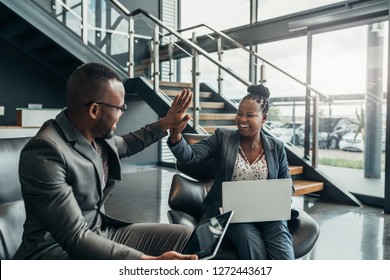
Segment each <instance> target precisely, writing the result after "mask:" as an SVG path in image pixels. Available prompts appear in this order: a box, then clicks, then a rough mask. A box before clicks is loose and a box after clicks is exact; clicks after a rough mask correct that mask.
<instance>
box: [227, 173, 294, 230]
mask: <svg viewBox="0 0 390 280" xmlns="http://www.w3.org/2000/svg"><path fill="white" fill-rule="evenodd" d="M291 186H292V180H291V179H290V178H286V179H268V180H249V181H229V182H223V183H222V208H223V212H227V211H232V210H234V217H233V218H232V220H231V222H232V223H248V222H266V221H280V220H289V219H290V218H291Z"/></svg>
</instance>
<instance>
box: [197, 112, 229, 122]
mask: <svg viewBox="0 0 390 280" xmlns="http://www.w3.org/2000/svg"><path fill="white" fill-rule="evenodd" d="M235 117H236V114H229V113H227V114H223V113H222V114H216V113H215V114H214V113H204V114H202V113H201V114H200V115H199V120H201V121H207V120H232V121H233V120H234V119H235Z"/></svg>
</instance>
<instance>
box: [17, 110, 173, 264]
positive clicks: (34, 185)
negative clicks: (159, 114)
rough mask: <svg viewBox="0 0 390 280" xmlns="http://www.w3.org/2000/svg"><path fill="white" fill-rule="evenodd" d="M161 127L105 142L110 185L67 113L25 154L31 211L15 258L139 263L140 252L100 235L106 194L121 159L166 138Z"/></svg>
mask: <svg viewBox="0 0 390 280" xmlns="http://www.w3.org/2000/svg"><path fill="white" fill-rule="evenodd" d="M165 135H166V133H163V132H162V131H161V128H160V126H159V124H158V123H157V122H156V123H153V124H151V125H148V126H145V127H144V128H142V129H140V130H138V131H136V132H134V133H129V134H127V135H124V136H122V137H119V136H114V137H113V138H112V139H109V140H106V142H107V144H108V146H109V149H110V152H109V174H108V178H109V180H108V183H107V186H105V185H104V183H103V182H102V174H103V168H102V163H101V159H100V157H99V155H98V154H97V153H96V151H95V150H94V148H93V147H92V145H91V144H90V143H89V142H88V141H87V139H86V138H85V137H84V136H83V135H82V134H81V133H80V131H79V130H77V129H76V128H75V127H74V126H73V125H72V123H71V122H70V121H69V120H68V118H67V117H66V114H65V111H62V112H61V113H60V114H59V115H58V116H57V117H56V119H55V120H49V121H47V122H46V123H45V124H44V125H43V126H42V128H41V129H40V131H39V132H38V133H37V135H36V136H35V137H33V138H32V139H31V140H30V141H29V142H28V143H27V145H26V146H25V147H24V149H23V150H22V152H21V156H20V164H19V177H20V183H21V186H22V194H23V199H24V202H25V207H26V216H27V217H26V221H25V224H24V234H23V239H22V244H21V246H20V247H19V249H18V251H17V252H16V255H15V257H14V258H15V259H42V258H43V259H51V258H53V259H58V258H72V259H138V258H139V257H140V255H141V252H139V251H136V250H134V249H131V248H129V247H127V246H124V245H120V244H118V243H115V242H112V241H110V240H108V239H106V238H104V237H101V236H99V229H100V228H101V227H102V225H103V221H102V214H101V210H102V207H103V206H102V201H103V190H104V189H105V188H107V187H109V185H112V184H114V181H115V180H120V178H121V168H120V158H123V157H126V156H130V155H132V154H135V153H137V152H139V151H141V150H143V149H144V148H145V147H147V146H149V145H151V144H152V143H154V142H156V141H157V140H159V139H161V138H162V137H164V136H165Z"/></svg>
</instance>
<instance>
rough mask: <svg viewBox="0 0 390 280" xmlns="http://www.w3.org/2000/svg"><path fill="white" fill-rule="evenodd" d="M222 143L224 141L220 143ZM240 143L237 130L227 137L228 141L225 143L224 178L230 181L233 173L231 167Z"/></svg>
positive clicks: (232, 167)
mask: <svg viewBox="0 0 390 280" xmlns="http://www.w3.org/2000/svg"><path fill="white" fill-rule="evenodd" d="M222 145H224V143H222ZM239 145H240V134H239V132H238V131H235V132H234V133H233V134H231V136H230V137H229V141H228V143H227V145H226V154H225V158H226V161H225V180H226V181H230V180H231V179H232V175H233V169H234V165H235V161H236V157H237V153H238V147H239Z"/></svg>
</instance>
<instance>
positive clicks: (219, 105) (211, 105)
mask: <svg viewBox="0 0 390 280" xmlns="http://www.w3.org/2000/svg"><path fill="white" fill-rule="evenodd" d="M199 105H200V108H205V109H224V108H225V103H223V102H202V101H201V102H199ZM192 106H193V104H192V102H191V104H190V107H189V109H190V110H191V109H192Z"/></svg>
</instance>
